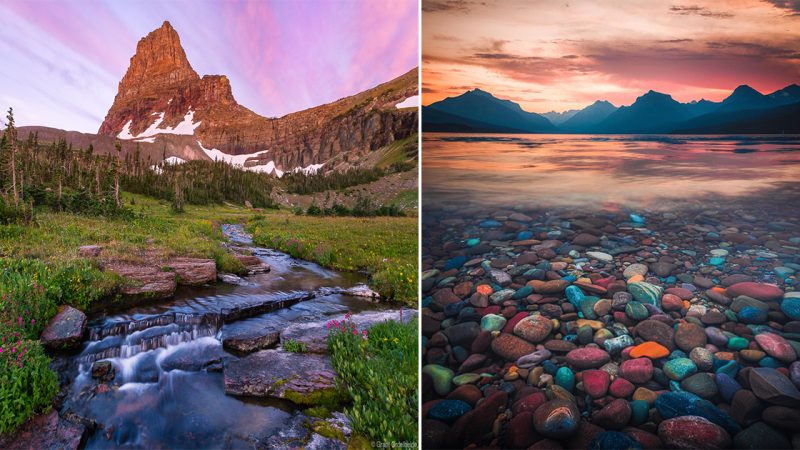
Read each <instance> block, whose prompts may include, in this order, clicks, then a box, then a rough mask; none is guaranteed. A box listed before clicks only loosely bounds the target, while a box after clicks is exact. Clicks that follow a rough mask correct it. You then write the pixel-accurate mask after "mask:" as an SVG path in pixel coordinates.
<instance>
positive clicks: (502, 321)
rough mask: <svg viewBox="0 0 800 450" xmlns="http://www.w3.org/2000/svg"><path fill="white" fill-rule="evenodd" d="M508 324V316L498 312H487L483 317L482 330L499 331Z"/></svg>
mask: <svg viewBox="0 0 800 450" xmlns="http://www.w3.org/2000/svg"><path fill="white" fill-rule="evenodd" d="M505 325H506V318H505V317H503V316H498V315H497V314H487V315H485V316H483V317H482V318H481V330H483V331H497V330H502V329H503V327H504V326H505Z"/></svg>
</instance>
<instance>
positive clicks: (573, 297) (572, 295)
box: [564, 286, 586, 308]
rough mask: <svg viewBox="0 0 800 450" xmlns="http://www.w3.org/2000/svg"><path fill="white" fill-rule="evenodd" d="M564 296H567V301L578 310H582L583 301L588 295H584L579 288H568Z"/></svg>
mask: <svg viewBox="0 0 800 450" xmlns="http://www.w3.org/2000/svg"><path fill="white" fill-rule="evenodd" d="M564 295H566V296H567V300H569V302H570V303H572V304H573V305H574V306H575V307H576V308H580V307H581V303H583V300H584V299H585V298H586V294H584V293H583V291H582V290H581V288H579V287H578V286H567V288H566V289H564Z"/></svg>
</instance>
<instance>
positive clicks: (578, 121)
mask: <svg viewBox="0 0 800 450" xmlns="http://www.w3.org/2000/svg"><path fill="white" fill-rule="evenodd" d="M616 110H617V107H616V106H614V105H612V104H611V103H610V102H607V101H605V100H598V101H596V102H594V103H592V104H591V105H589V106H587V107H586V108H583V109H582V110H580V111H578V112H577V113H575V114H574V115H573V116H572V117H570V118H569V119H567V120H566V121H565V122H564V123H562V124H561V125H560V126H559V128H561V129H562V130H564V131H569V132H571V133H591V132H592V130H594V129H595V127H596V126H597V125H598V124H599V123H601V122H602V121H604V120H605V119H607V118H608V116H610V115H611V114H613V113H614V111H616Z"/></svg>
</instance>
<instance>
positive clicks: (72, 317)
mask: <svg viewBox="0 0 800 450" xmlns="http://www.w3.org/2000/svg"><path fill="white" fill-rule="evenodd" d="M85 330H86V314H84V313H83V312H81V311H80V310H77V309H75V308H73V307H71V306H62V307H61V308H59V310H58V314H56V316H55V317H53V318H52V319H50V322H48V323H47V327H45V329H44V332H43V333H42V336H41V341H42V345H44V346H45V347H47V348H49V349H53V350H57V349H68V348H74V347H76V346H78V345H80V343H81V339H82V338H83V333H84V331H85Z"/></svg>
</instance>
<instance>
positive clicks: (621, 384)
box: [608, 378, 636, 398]
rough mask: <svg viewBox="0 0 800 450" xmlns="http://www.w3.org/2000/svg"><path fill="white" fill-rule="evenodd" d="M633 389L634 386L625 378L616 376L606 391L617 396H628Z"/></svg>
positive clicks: (631, 393) (634, 388)
mask: <svg viewBox="0 0 800 450" xmlns="http://www.w3.org/2000/svg"><path fill="white" fill-rule="evenodd" d="M634 390H636V386H634V385H633V384H632V383H631V382H630V381H628V380H626V379H625V378H617V379H616V380H614V381H613V382H612V383H611V386H609V387H608V393H609V394H611V395H613V396H614V397H618V398H628V397H630V396H631V395H633V391H634Z"/></svg>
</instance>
